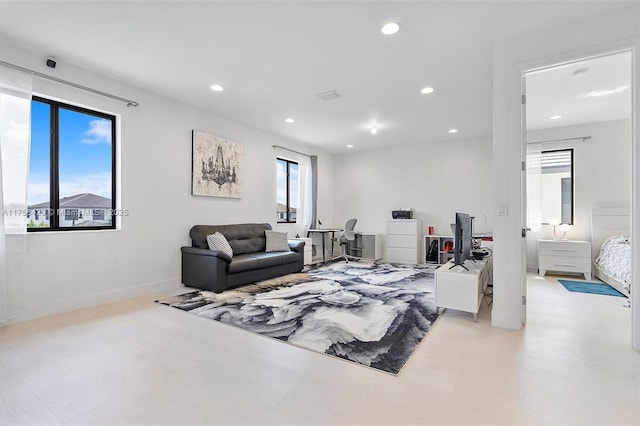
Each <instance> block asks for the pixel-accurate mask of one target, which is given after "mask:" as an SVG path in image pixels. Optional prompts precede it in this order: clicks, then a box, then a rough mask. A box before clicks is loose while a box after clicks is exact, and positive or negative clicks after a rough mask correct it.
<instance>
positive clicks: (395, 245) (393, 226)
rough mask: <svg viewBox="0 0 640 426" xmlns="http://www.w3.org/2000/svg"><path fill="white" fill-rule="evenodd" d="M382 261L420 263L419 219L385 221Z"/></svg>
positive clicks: (420, 237)
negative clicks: (385, 230)
mask: <svg viewBox="0 0 640 426" xmlns="http://www.w3.org/2000/svg"><path fill="white" fill-rule="evenodd" d="M384 259H385V260H386V261H387V262H393V263H410V264H417V263H422V221H421V220H420V219H394V220H389V221H387V235H386V237H385V244H384Z"/></svg>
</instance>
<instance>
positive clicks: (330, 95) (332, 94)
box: [316, 90, 342, 101]
mask: <svg viewBox="0 0 640 426" xmlns="http://www.w3.org/2000/svg"><path fill="white" fill-rule="evenodd" d="M316 96H317V97H318V98H320V99H322V100H323V101H330V100H332V99H338V98H341V97H342V95H341V94H340V93H338V92H337V91H335V90H327V91H324V92H320V93H316Z"/></svg>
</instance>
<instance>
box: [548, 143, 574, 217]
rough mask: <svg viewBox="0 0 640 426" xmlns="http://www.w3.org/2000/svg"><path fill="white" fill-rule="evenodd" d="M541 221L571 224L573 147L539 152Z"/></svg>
mask: <svg viewBox="0 0 640 426" xmlns="http://www.w3.org/2000/svg"><path fill="white" fill-rule="evenodd" d="M540 159H541V173H542V175H541V192H542V223H546V224H548V223H549V219H551V218H556V219H559V220H560V223H567V224H569V225H573V149H559V150H553V151H542V153H541V157H540Z"/></svg>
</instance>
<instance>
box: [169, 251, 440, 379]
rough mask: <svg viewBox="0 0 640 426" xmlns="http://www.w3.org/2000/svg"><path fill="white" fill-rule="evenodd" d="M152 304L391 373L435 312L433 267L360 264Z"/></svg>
mask: <svg viewBox="0 0 640 426" xmlns="http://www.w3.org/2000/svg"><path fill="white" fill-rule="evenodd" d="M158 302H159V303H162V304H164V305H168V306H172V307H174V308H178V309H181V310H183V311H185V312H188V313H190V314H193V315H197V316H199V317H201V318H207V319H211V320H215V321H220V322H223V323H225V324H229V325H232V326H234V327H238V328H242V329H245V330H249V331H252V332H254V333H258V334H262V335H264V336H268V337H272V338H275V339H279V340H282V341H285V342H287V343H290V344H293V345H296V346H300V347H303V348H306V349H311V350H313V351H316V352H320V353H324V354H327V355H332V356H334V357H338V358H342V359H345V360H348V361H352V362H354V363H358V364H362V365H365V366H368V367H371V368H375V369H377V370H381V371H385V372H387V373H391V374H398V373H399V372H400V369H401V368H402V366H403V365H404V364H405V363H406V362H407V360H408V359H409V357H410V356H411V354H412V353H413V352H414V351H415V350H416V348H417V347H418V345H419V344H420V342H421V341H422V339H423V338H424V337H425V336H426V334H427V332H428V331H429V330H430V329H431V326H432V325H433V323H434V322H435V321H436V319H438V316H439V313H438V310H437V309H436V305H435V282H434V279H433V270H431V269H429V268H428V267H423V265H395V264H389V263H383V262H366V261H360V262H350V263H348V264H347V263H344V262H338V263H329V264H324V265H321V266H318V267H312V268H309V270H308V271H306V272H303V273H299V274H289V275H285V276H284V277H279V278H274V279H271V280H266V281H262V282H259V283H256V284H253V285H248V286H244V287H238V288H235V289H231V290H227V291H224V292H222V293H220V294H216V293H212V292H209V291H192V292H190V293H186V294H182V295H179V296H174V297H168V298H165V299H162V300H159V301H158Z"/></svg>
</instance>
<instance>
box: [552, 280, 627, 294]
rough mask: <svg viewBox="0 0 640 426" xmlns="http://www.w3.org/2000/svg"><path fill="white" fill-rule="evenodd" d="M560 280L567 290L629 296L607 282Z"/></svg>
mask: <svg viewBox="0 0 640 426" xmlns="http://www.w3.org/2000/svg"><path fill="white" fill-rule="evenodd" d="M558 282H559V283H560V284H562V285H563V286H564V288H566V289H567V290H569V291H574V292H577V293H592V294H602V295H604V296H618V297H627V296H625V295H624V294H622V293H620V292H619V291H618V290H616V289H615V288H613V287H611V286H610V285H609V284H605V283H592V282H587V281H571V280H558Z"/></svg>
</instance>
